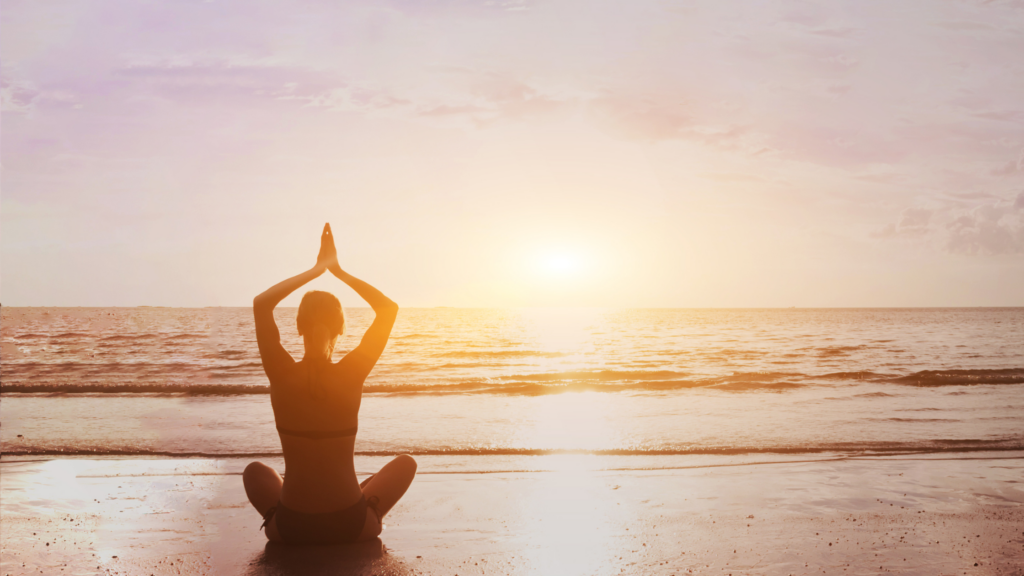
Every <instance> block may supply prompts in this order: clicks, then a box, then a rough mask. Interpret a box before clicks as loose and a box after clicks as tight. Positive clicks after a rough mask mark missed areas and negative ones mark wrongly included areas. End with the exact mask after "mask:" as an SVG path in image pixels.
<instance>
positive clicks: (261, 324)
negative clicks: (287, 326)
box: [252, 259, 326, 377]
mask: <svg viewBox="0 0 1024 576" xmlns="http://www.w3.org/2000/svg"><path fill="white" fill-rule="evenodd" d="M324 270H326V267H325V266H324V264H323V263H321V262H320V260H319V259H317V263H316V266H314V267H312V268H310V269H309V270H306V271H305V272H303V273H301V274H298V275H296V276H292V277H291V278H289V279H287V280H285V281H283V282H279V283H277V284H275V285H273V286H271V287H270V288H268V289H267V290H266V291H265V292H263V293H262V294H260V295H259V296H257V297H255V298H253V300H252V313H253V316H254V318H255V320H256V344H257V345H259V348H260V358H262V359H263V371H264V372H266V373H267V377H270V375H271V373H272V372H277V371H278V370H280V369H281V368H282V367H285V366H288V365H290V364H292V363H294V362H295V360H294V359H293V358H292V357H291V354H288V351H287V350H285V349H284V346H282V345H281V332H280V331H279V330H278V329H277V322H276V321H275V320H274V308H276V307H277V305H278V304H280V303H281V300H284V299H285V298H286V297H288V295H289V294H291V293H292V292H294V291H296V290H298V289H299V288H301V287H302V286H303V285H304V284H306V283H307V282H309V281H310V280H312V279H314V278H316V277H318V276H320V275H321V274H323V273H324Z"/></svg>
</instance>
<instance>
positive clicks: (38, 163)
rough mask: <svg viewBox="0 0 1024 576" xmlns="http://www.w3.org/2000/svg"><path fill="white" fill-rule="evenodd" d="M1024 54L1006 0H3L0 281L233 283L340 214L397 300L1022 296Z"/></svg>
mask: <svg viewBox="0 0 1024 576" xmlns="http://www.w3.org/2000/svg"><path fill="white" fill-rule="evenodd" d="M1022 54H1024V1H1021V0H1016V1H998V0H994V1H946V0H920V1H914V0H906V1H901V2H863V1H845V2H844V1H836V2H828V3H822V2H804V1H788V0H787V1H783V0H775V1H768V0H765V1H757V2H754V1H749V2H744V1H738V2H711V1H707V2H693V1H681V0H657V1H646V0H630V1H629V2H622V1H619V2H601V1H594V0H587V1H577V2H573V1H564V2H563V1H551V2H546V1H539V0H538V1H529V0H525V1H517V0H507V1H503V0H488V1H482V2H474V1H469V0H461V1H455V0H453V1H440V0H439V1H430V0H423V1H418V0H417V1H414V0H391V1H381V2H344V1H323V2H316V1H294V0H288V1H277V2H271V1H254V0H245V1H219V0H214V1H209V2H198V1H195V2H193V1H188V0H181V1H174V2H171V1H167V2H157V1H139V0H135V1H106V0H98V1H95V2H78V1H76V2H60V1H56V0H55V1H48V2H36V1H24V0H5V1H4V2H3V4H2V5H0V79H2V87H0V91H2V103H3V104H2V105H3V107H2V120H0V163H2V171H0V302H2V303H3V304H5V305H8V306H135V305H154V306H245V305H249V303H250V302H251V300H252V297H253V296H255V295H256V294H258V293H260V292H262V291H263V290H264V289H266V288H267V287H269V286H271V285H272V284H274V283H276V282H278V281H280V280H282V279H284V278H286V277H289V276H291V275H294V274H297V273H299V272H301V271H303V270H306V269H308V268H309V267H311V266H312V265H313V263H314V262H315V258H316V253H317V250H318V244H319V234H320V229H321V227H322V226H323V223H324V222H330V223H331V225H332V228H333V230H334V233H335V235H336V237H337V240H338V252H339V257H340V261H341V265H342V267H343V268H345V269H346V270H347V271H349V272H350V273H352V274H354V275H355V276H357V277H360V278H362V279H364V280H366V281H368V282H370V283H371V284H373V285H375V286H377V287H378V288H379V289H381V290H382V291H383V292H384V293H385V294H387V295H388V296H390V297H391V298H392V299H394V300H395V301H396V302H398V303H399V304H400V305H402V306H495V307H497V306H595V307H606V306H608V307H619V306H624V307H761V306H765V307H775V306H781V307H788V306H798V307H804V306H1021V305H1024V58H1022V57H1021V55H1022ZM310 287H314V288H321V289H328V290H332V291H333V292H335V293H337V294H339V296H340V297H341V299H342V302H343V304H344V305H346V306H360V305H362V304H361V302H360V301H359V300H358V297H357V296H355V294H354V293H352V292H351V291H350V290H348V289H347V288H345V287H344V286H342V285H341V284H340V283H339V282H338V281H337V280H334V279H333V278H327V277H324V278H321V279H318V280H316V281H315V282H313V283H312V284H311V285H310ZM300 294H301V291H300V292H299V293H297V294H296V295H294V296H293V297H291V298H290V299H289V300H288V301H286V304H292V305H294V304H295V303H297V299H298V297H299V295H300Z"/></svg>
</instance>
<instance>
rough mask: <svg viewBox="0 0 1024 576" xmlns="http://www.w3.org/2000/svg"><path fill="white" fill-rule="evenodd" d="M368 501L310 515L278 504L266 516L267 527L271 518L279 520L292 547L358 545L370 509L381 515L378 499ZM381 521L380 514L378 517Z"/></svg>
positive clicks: (278, 522) (282, 537) (283, 538)
mask: <svg viewBox="0 0 1024 576" xmlns="http://www.w3.org/2000/svg"><path fill="white" fill-rule="evenodd" d="M372 500H373V501H368V500H367V499H366V497H365V496H363V497H361V498H359V501H358V502H356V503H355V504H353V505H351V506H349V507H348V508H346V509H344V510H338V511H336V512H322V513H319V514H308V513H306V512H298V511H296V510H292V509H291V508H288V507H287V506H285V505H284V504H283V503H281V502H278V503H277V506H275V507H273V508H271V509H270V510H268V511H267V515H266V516H264V517H263V526H260V528H263V527H264V526H266V525H267V522H269V521H270V519H271V518H276V520H275V522H276V524H277V533H278V534H280V535H281V539H282V540H284V541H285V542H287V543H289V544H340V543H343V542H355V541H356V539H357V538H359V535H360V534H362V533H363V526H364V525H365V524H366V509H367V508H372V509H373V511H374V512H375V513H376V512H377V506H376V504H377V502H376V500H377V497H376V496H374V497H372ZM377 517H378V518H380V514H379V513H378V514H377Z"/></svg>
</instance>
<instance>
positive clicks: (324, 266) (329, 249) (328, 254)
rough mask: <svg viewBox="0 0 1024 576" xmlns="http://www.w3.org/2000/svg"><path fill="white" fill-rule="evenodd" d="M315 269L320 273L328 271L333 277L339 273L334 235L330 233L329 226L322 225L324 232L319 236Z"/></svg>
mask: <svg viewBox="0 0 1024 576" xmlns="http://www.w3.org/2000/svg"><path fill="white" fill-rule="evenodd" d="M316 269H317V271H319V272H320V273H323V272H324V271H325V270H330V271H331V272H333V273H334V274H335V275H337V274H338V273H339V272H341V266H339V265H338V250H337V248H335V247H334V234H333V233H331V224H330V223H329V222H328V223H327V224H324V231H323V233H322V234H321V235H320V253H319V254H317V256H316Z"/></svg>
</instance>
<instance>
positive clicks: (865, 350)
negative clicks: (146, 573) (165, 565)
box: [0, 307, 1024, 471]
mask: <svg viewBox="0 0 1024 576" xmlns="http://www.w3.org/2000/svg"><path fill="white" fill-rule="evenodd" d="M276 318H277V322H278V325H279V326H280V329H281V334H282V341H283V342H282V343H283V344H284V346H285V348H286V349H287V350H288V351H289V352H290V353H291V354H292V356H293V357H295V358H296V359H299V358H301V355H302V341H301V339H300V338H299V336H298V334H297V332H296V329H295V309H288V308H279V309H278V310H277V311H276ZM346 318H347V325H348V327H347V332H346V334H345V335H344V336H343V337H342V338H341V340H340V341H339V345H338V347H337V350H336V353H335V357H336V359H340V358H341V357H342V356H344V354H346V353H347V352H348V351H350V350H351V349H352V348H353V347H355V346H356V345H357V344H358V342H359V339H360V338H361V336H362V334H363V331H364V330H365V329H366V327H367V326H368V325H369V323H370V322H371V321H372V318H373V312H372V311H371V310H369V309H361V308H353V309H347V310H346ZM0 320H2V324H0V328H2V329H0V337H2V338H0V342H2V351H0V450H2V453H3V457H4V458H5V459H10V458H12V457H13V458H19V459H23V458H33V457H52V456H57V455H60V456H66V457H89V458H96V457H119V458H124V457H130V458H146V457H156V456H159V457H212V458H238V459H240V461H241V460H246V459H252V458H271V459H273V458H275V457H278V456H280V452H281V445H280V441H279V438H278V436H277V432H276V430H275V428H274V420H273V414H272V412H271V408H270V400H269V389H268V382H267V379H266V376H265V375H264V374H263V369H262V365H261V363H260V357H259V351H258V350H257V346H256V340H255V332H254V328H253V319H252V310H251V309H248V308H202V309H186V308H155V307H139V308H8V307H5V308H3V310H2V319H0ZM1022 449H1024V308H936V309H639V310H633V309H458V308H420V309H403V310H401V311H400V313H399V316H398V320H397V322H396V324H395V327H394V331H393V332H392V336H391V340H390V342H389V344H388V346H387V348H386V349H385V351H384V353H383V355H382V356H381V358H380V361H379V362H378V364H377V366H376V368H375V369H374V371H373V373H372V374H371V375H370V376H369V378H367V380H366V383H365V385H364V386H363V403H362V408H361V412H360V418H359V436H358V438H357V442H356V453H357V456H359V457H364V458H368V457H387V456H390V455H395V454H401V453H409V454H413V455H419V456H422V457H425V458H427V459H428V460H429V459H432V460H431V462H432V464H431V465H432V466H434V467H435V468H439V469H458V470H464V471H474V470H490V469H518V468H530V467H531V466H536V465H537V464H536V462H534V463H531V459H535V458H536V457H540V456H544V455H561V456H563V457H567V458H587V457H598V458H600V459H601V464H600V466H603V467H620V468H634V467H656V466H659V465H664V464H665V463H666V462H669V461H672V462H675V463H677V464H678V463H679V462H681V460H680V458H686V459H688V460H686V462H690V463H692V462H695V461H696V460H695V459H700V458H704V459H705V460H702V462H706V461H707V459H709V458H711V459H714V458H719V459H721V458H722V457H729V458H732V459H734V460H735V459H736V458H741V459H746V460H751V459H755V460H756V459H765V458H811V457H822V455H828V456H835V455H840V456H851V455H852V456H863V455H873V454H894V453H907V452H912V453H916V452H942V451H946V452H958V453H963V452H972V451H992V450H1022ZM716 461H718V460H716Z"/></svg>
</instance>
